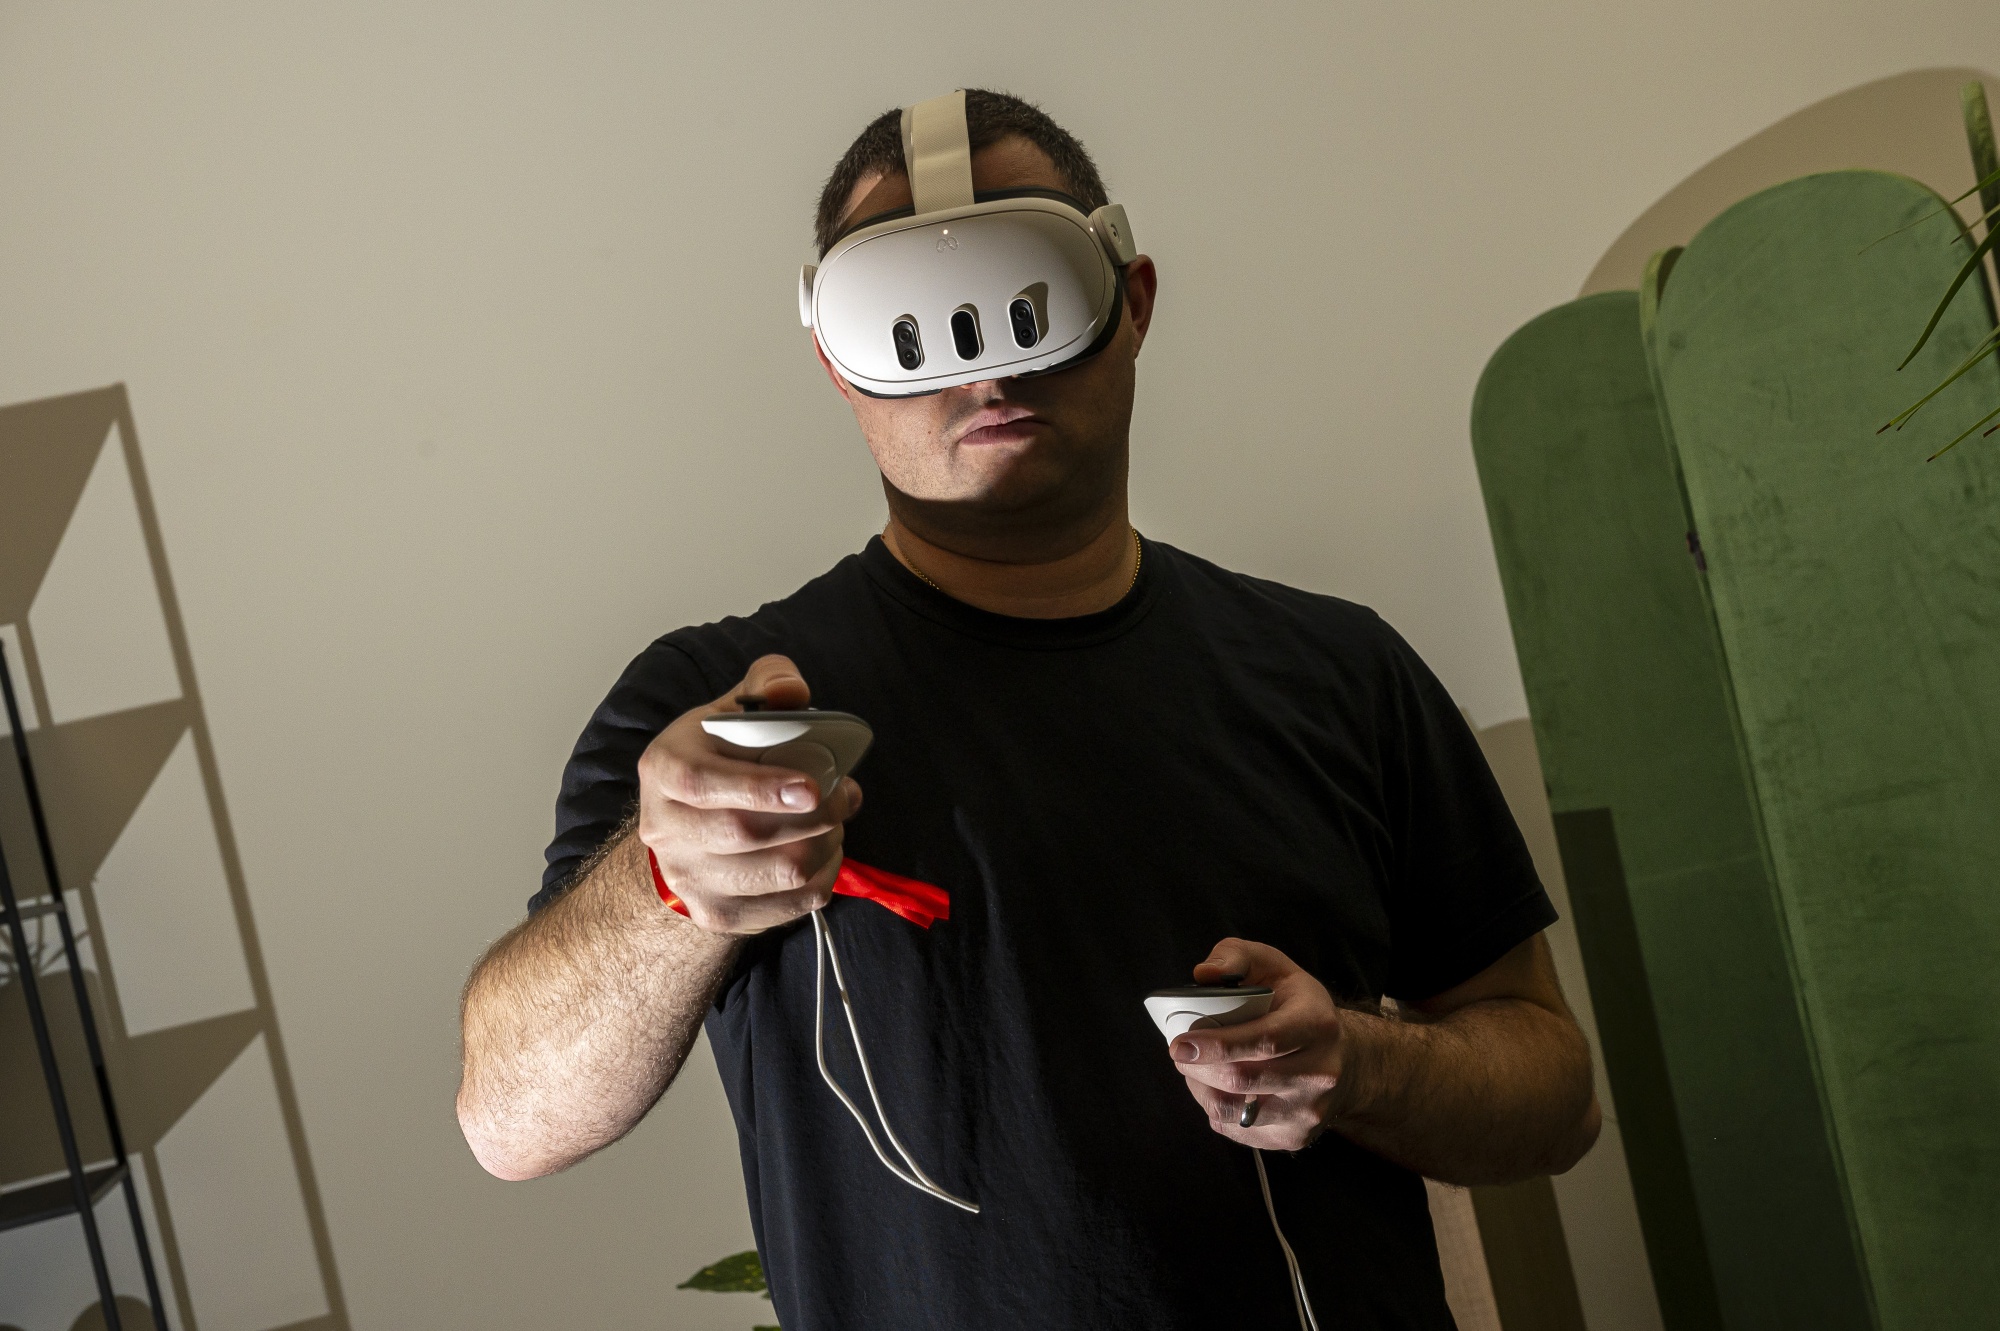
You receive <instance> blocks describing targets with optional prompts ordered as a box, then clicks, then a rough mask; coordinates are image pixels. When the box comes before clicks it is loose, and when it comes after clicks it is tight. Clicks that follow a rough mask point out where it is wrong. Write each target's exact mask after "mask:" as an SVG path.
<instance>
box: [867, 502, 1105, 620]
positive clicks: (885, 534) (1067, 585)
mask: <svg viewBox="0 0 2000 1331" xmlns="http://www.w3.org/2000/svg"><path fill="white" fill-rule="evenodd" d="M1078 540H1079V541H1080V543H1079V544H1077V545H1076V546H1075V547H1074V548H1072V549H1068V550H1065V551H1062V552H1059V553H1058V552H1039V553H1037V554H1035V555H1031V556H1028V557H1025V558H1022V559H1018V560H1013V559H1003V558H991V557H987V556H982V555H973V554H965V553H961V552H960V551H957V550H953V549H951V548H950V547H949V546H947V545H944V544H941V543H940V542H939V541H938V540H934V539H930V538H926V537H924V536H920V535H918V534H917V533H916V532H915V531H913V530H911V528H910V527H909V526H907V525H906V524H905V523H904V522H903V521H902V520H901V519H900V518H898V517H897V516H896V515H895V514H894V513H893V512H892V513H891V514H890V516H889V525H888V526H887V527H885V528H883V530H882V541H883V544H885V545H887V546H888V547H889V551H890V553H892V554H894V555H895V556H896V558H897V559H899V560H901V561H902V564H903V566H904V567H905V568H907V569H909V570H910V571H911V572H912V573H915V574H916V575H917V576H918V577H920V578H923V579H925V580H926V581H928V582H929V583H931V584H932V585H933V586H935V587H936V588H937V589H938V590H939V591H941V592H943V593H945V595H947V596H950V597H952V598H954V599H955V600H960V601H964V602H965V603H966V604H967V605H973V606H977V607H978V608H979V609H981V610H990V611H992V612H993V613H995V614H999V615H1013V616H1015V617H1016V618H1020V619H1070V618H1073V617H1075V616H1077V615H1089V614H1095V613H1096V612H1097V611H1099V610H1109V609H1110V608H1111V607H1112V606H1114V605H1116V604H1118V602H1119V601H1121V600H1123V599H1124V598H1125V593H1126V592H1128V591H1130V590H1131V589H1132V583H1133V580H1134V579H1135V577H1136V576H1137V574H1138V571H1139V549H1138V541H1137V539H1136V538H1135V536H1134V535H1133V531H1132V523H1131V520H1130V519H1129V518H1128V517H1127V515H1126V511H1125V506H1124V504H1123V503H1120V504H1119V505H1118V506H1117V509H1116V511H1115V512H1114V513H1111V514H1109V515H1107V517H1106V519H1105V520H1104V521H1103V522H1101V523H1099V524H1097V525H1096V526H1095V527H1094V529H1093V530H1091V531H1088V532H1083V533H1079V535H1078Z"/></svg>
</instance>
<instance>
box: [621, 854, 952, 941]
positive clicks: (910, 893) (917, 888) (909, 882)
mask: <svg viewBox="0 0 2000 1331" xmlns="http://www.w3.org/2000/svg"><path fill="white" fill-rule="evenodd" d="M646 863H647V864H649V865H651V866H652V868H653V890H654V891H655V892H658V893H659V894H660V900H662V901H664V902H666V903H667V905H668V906H669V907H670V908H671V909H673V910H677V911H679V912H680V913H681V914H683V915H685V914H687V913H688V908H687V906H686V904H685V903H683V902H682V901H681V899H680V898H679V897H677V896H675V895H674V890H673V889H672V888H670V887H668V886H667V880H666V876H665V875H664V874H662V873H661V872H660V861H659V858H658V857H657V856H655V855H654V854H653V848H652V847H651V846H648V847H647V848H646ZM833 890H834V891H835V892H838V893H839V894H840V895H841V896H844V897H861V898H862V899H864V900H867V901H872V902H874V903H875V904H877V905H878V906H881V907H882V908H883V909H884V910H890V911H894V912H895V913H896V914H898V915H900V916H902V917H903V918H904V919H906V920H908V921H909V922H910V923H911V924H915V925H919V926H921V927H923V928H925V929H928V928H930V927H931V925H932V924H934V923H936V922H937V921H938V920H948V919H950V918H951V896H950V894H949V893H947V892H946V891H945V890H944V889H943V888H941V887H939V886H937V885H936V884H935V883H926V882H924V881H922V880H921V879H917V878H905V877H903V875H901V874H899V873H890V872H889V871H888V870H887V869H877V868H876V867H875V866H874V865H872V864H863V863H861V862H860V861H859V860H848V859H843V860H842V861H841V862H840V876H839V877H837V878H835V879H834V880H833Z"/></svg>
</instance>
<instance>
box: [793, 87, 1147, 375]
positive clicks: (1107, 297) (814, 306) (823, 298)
mask: <svg viewBox="0 0 2000 1331" xmlns="http://www.w3.org/2000/svg"><path fill="white" fill-rule="evenodd" d="M903 161H904V164H905V167H906V169H907V170H908V172H909V177H910V195H911V197H912V199H913V200H914V206H912V207H909V208H901V209H897V210H896V211H894V212H890V213H884V214H880V215H878V216H875V217H869V218H864V219H862V221H861V222H859V223H857V224H856V225H855V226H854V227H852V228H850V229H849V230H848V231H847V232H846V233H845V234H843V235H842V236H841V237H840V239H838V240H837V241H835V242H834V244H833V246H832V248H830V249H828V250H827V252H826V253H825V254H824V255H823V256H821V258H820V261H819V263H818V264H817V265H814V264H807V265H806V266H805V268H804V270H803V271H801V272H800V274H799V320H800V322H802V323H804V324H805V326H806V327H808V328H810V329H812V330H813V336H814V337H815V338H817V339H818V341H819V345H820V349H821V350H822V351H824V352H825V353H826V358H827V359H828V360H829V361H831V362H832V363H833V368H834V369H835V370H837V371H839V373H840V376H841V378H843V379H845V380H847V382H849V383H851V384H853V385H854V386H855V387H856V388H858V389H860V390H861V391H862V392H864V393H866V394H868V395H869V396H870V397H921V396H924V395H925V394H929V393H935V392H938V391H939V390H940V389H945V388H952V387H955V386H957V385H959V384H970V383H977V382H979V381H980V380H983V379H1002V378H1007V377H1009V376H1014V375H1028V374H1050V373H1053V372H1054V371H1056V370H1063V369H1068V368H1069V367H1070V366H1072V365H1075V364H1077V363H1078V362H1079V361H1083V360H1086V359H1088V358H1089V357H1091V356H1094V355H1096V354H1097V353H1098V352H1099V351H1101V350H1103V349H1104V346H1105V344H1106V343H1108V342H1110V340H1111V337H1112V334H1114V333H1116V332H1117V331H1118V321H1119V319H1120V318H1121V317H1123V316H1122V311H1123V310H1124V308H1125V265H1126V264H1128V263H1130V262H1132V260H1133V259H1135V258H1137V257H1138V253H1139V251H1138V249H1137V247H1135V246H1134V245H1133V243H1132V228H1131V226H1130V224H1128V223H1127V222H1126V220H1125V210H1124V209H1123V208H1122V207H1120V206H1119V205H1117V204H1115V203H1112V204H1106V205H1105V206H1104V207H1102V208H1099V209H1098V210H1097V211H1096V212H1094V213H1090V214H1089V215H1087V216H1086V215H1085V214H1084V212H1083V209H1082V206H1081V205H1080V204H1079V203H1078V202H1077V200H1075V199H1072V198H1070V197H1069V196H1068V195H1066V194H1061V193H1057V192H1056V191H1054V190H1040V189H1007V190H982V191H978V192H976V193H975V192H974V190H973V188H972V147H971V142H970V136H969V134H968V133H967V130H966V124H965V94H964V92H962V91H961V92H954V93H951V94H949V95H947V96H944V97H934V98H932V99H931V100H930V101H927V102H918V103H917V104H916V105H915V106H911V107H905V108H904V110H903Z"/></svg>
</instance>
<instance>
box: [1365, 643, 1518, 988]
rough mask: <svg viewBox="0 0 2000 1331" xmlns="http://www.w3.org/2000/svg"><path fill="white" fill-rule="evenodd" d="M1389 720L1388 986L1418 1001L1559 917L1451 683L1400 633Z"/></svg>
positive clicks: (1393, 654) (1394, 649) (1385, 740)
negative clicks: (1448, 687) (1391, 867)
mask: <svg viewBox="0 0 2000 1331" xmlns="http://www.w3.org/2000/svg"><path fill="white" fill-rule="evenodd" d="M1390 637H1391V639H1392V641H1391V645H1390V652H1389V676H1390V678H1389V687H1388V697H1387V699H1386V700H1385V706H1384V712H1383V715H1382V718H1381V720H1382V725H1383V733H1382V736H1381V744H1382V771H1383V781H1384V786H1385V790H1384V796H1385V803H1386V805H1387V808H1386V813H1387V815H1388V819H1389V824H1390V828H1391V832H1392V835H1393V836H1394V839H1395V847H1396V852H1395V853H1396V863H1395V873H1394V886H1393V888H1392V890H1391V893H1390V900H1389V926H1390V933H1391V958H1390V966H1389V979H1388V982H1387V983H1386V984H1385V985H1384V989H1385V991H1386V992H1387V993H1388V994H1389V995H1390V996H1392V997H1395V998H1399V999H1405V1000H1411V1001H1420V1000H1422V999H1426V998H1430V997H1432V996H1434V995H1436V994H1440V993H1443V992H1444V991H1445V990H1447V989H1450V988H1452V987H1453V986H1454V985H1458V984H1462V983H1463V982H1465V981H1466V980H1469V979H1471V978H1472V977H1473V976H1475V975H1477V974H1478V973H1479V972H1480V971H1482V970H1485V969H1486V968H1487V967H1488V966H1490V965H1492V964H1493V963H1494V962H1496V961H1498V960H1499V959H1500V958H1501V957H1503V956H1505V955H1506V954H1507V953H1508V952H1509V951H1511V950H1512V949H1513V948H1514V947H1516V946H1517V945H1519V944H1520V943H1522V942H1524V941H1525V940H1527V939H1529V938H1531V937H1533V936H1534V935H1535V934H1537V933H1539V932H1541V931H1542V930H1543V929H1546V928H1547V927H1548V926H1549V925H1551V924H1553V923H1555V920H1556V910H1555V906H1554V905H1553V904H1552V903H1551V902H1550V901H1549V897H1548V893H1547V892H1545V891H1543V889H1542V883H1541V879H1540V877H1539V876H1538V875H1537V874H1536V872H1535V863H1534V860H1533V859H1532V858H1530V856H1529V854H1528V846H1527V843H1526V841H1524V840H1523V839H1522V837H1521V829H1520V827H1519V826H1518V825H1517V824H1516V823H1515V821H1514V815H1513V812H1512V811H1511V810H1510V809H1508V807H1507V801H1506V798H1505V797H1504V796H1503V795H1502V794H1501V793H1500V785H1499V783H1498V782H1497V781H1495V780H1494V779H1493V772H1492V769H1491V768H1489V767H1488V766H1487V765H1486V757H1485V755H1484V754H1483V753H1481V752H1480V750H1479V742H1478V740H1476V739H1475V738H1473V734H1472V729H1471V727H1469V726H1468V725H1467V724H1466V722H1465V718H1464V716H1463V715H1462V714H1461V713H1460V712H1459V710H1458V707H1457V705H1456V704H1455V703H1454V702H1453V701H1452V699H1451V695H1449V694H1448V693H1446V692H1445V688H1444V685H1443V684H1441V683H1439V682H1438V679H1437V677H1436V676H1435V675H1433V674H1432V673H1431V672H1430V668H1429V667H1428V666H1426V665H1425V664H1424V663H1423V661H1422V659H1421V658H1419V657H1418V656H1417V654H1416V652H1415V650H1413V649H1412V648H1411V647H1410V645H1409V644H1408V643H1406V642H1404V641H1403V640H1402V638H1401V637H1398V636H1396V635H1395V634H1394V633H1393V631H1392V632H1391V634H1390Z"/></svg>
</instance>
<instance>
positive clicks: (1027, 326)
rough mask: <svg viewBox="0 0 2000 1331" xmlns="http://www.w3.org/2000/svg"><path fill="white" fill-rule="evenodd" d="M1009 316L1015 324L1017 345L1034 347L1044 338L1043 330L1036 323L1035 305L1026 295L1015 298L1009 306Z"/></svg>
mask: <svg viewBox="0 0 2000 1331" xmlns="http://www.w3.org/2000/svg"><path fill="white" fill-rule="evenodd" d="M1007 317H1008V318H1009V319H1010V320H1011V321H1012V322H1013V325H1014V342H1015V345H1017V346H1022V347H1032V346H1034V345H1035V343H1037V342H1039V341H1041V340H1042V331H1041V329H1040V328H1038V327H1036V325H1035V307H1034V305H1033V304H1032V303H1031V302H1030V301H1029V300H1028V298H1027V297H1026V296H1017V297H1015V298H1014V303H1013V304H1012V305H1009V306H1008V307H1007Z"/></svg>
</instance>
